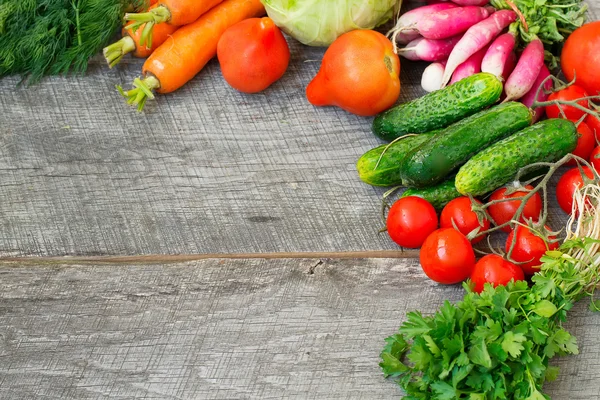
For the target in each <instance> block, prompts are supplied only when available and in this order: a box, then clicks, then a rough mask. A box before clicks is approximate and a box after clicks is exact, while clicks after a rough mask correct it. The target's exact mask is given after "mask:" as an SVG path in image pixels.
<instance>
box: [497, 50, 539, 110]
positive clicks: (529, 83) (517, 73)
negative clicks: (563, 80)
mask: <svg viewBox="0 0 600 400" xmlns="http://www.w3.org/2000/svg"><path fill="white" fill-rule="evenodd" d="M542 65H544V44H543V43H542V41H541V40H539V39H534V40H532V41H531V42H530V43H529V44H528V45H527V47H525V50H523V53H522V54H521V57H520V58H519V62H517V66H516V67H515V69H514V71H513V72H512V73H511V74H510V76H509V77H508V79H507V80H506V84H505V85H504V92H505V93H506V99H505V100H504V101H510V100H517V99H520V98H521V97H523V96H524V95H525V94H526V93H527V92H529V90H530V89H531V88H532V87H533V84H534V83H535V80H536V78H537V77H538V75H539V74H540V71H541V70H542Z"/></svg>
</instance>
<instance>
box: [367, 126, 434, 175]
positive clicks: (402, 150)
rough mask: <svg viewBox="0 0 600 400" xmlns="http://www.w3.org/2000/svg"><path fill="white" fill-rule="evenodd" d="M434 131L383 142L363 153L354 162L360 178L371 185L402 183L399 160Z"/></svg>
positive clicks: (426, 139)
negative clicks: (391, 141)
mask: <svg viewBox="0 0 600 400" xmlns="http://www.w3.org/2000/svg"><path fill="white" fill-rule="evenodd" d="M434 134H435V133H433V132H432V133H423V134H421V135H412V136H407V137H405V138H402V139H400V140H397V141H395V142H393V143H390V144H384V145H381V146H378V147H375V148H374V149H371V150H369V151H367V152H366V153H365V154H363V155H362V156H361V157H360V158H359V159H358V162H357V163H356V169H357V171H358V176H359V177H360V179H361V180H362V181H363V182H365V183H368V184H369V185H373V186H393V185H399V184H401V183H402V178H401V175H400V173H401V170H400V167H401V164H400V162H401V161H402V160H403V159H404V157H406V155H407V154H408V153H409V152H410V151H411V150H413V149H414V148H415V147H418V146H420V145H421V144H423V143H425V142H426V141H428V140H431V138H432V137H433V135H434Z"/></svg>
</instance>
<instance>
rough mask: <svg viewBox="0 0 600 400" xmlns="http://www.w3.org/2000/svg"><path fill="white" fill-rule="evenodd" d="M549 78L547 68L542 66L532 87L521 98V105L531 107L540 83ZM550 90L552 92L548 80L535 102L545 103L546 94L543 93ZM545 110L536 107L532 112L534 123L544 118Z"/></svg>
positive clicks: (544, 108) (550, 83)
mask: <svg viewBox="0 0 600 400" xmlns="http://www.w3.org/2000/svg"><path fill="white" fill-rule="evenodd" d="M549 76H550V71H548V67H546V66H545V65H542V69H541V70H540V73H539V74H538V77H537V79H536V80H535V82H534V84H533V86H532V87H531V89H529V92H527V93H525V95H524V96H523V97H521V100H520V101H521V103H523V104H525V105H526V106H527V107H531V106H532V105H533V102H534V101H535V100H536V98H535V94H536V93H537V91H538V89H539V87H540V86H541V84H542V82H544V79H546V78H547V77H549ZM550 90H552V80H551V79H548V80H547V81H546V82H545V83H544V88H543V89H541V90H540V94H539V95H538V98H537V101H546V100H547V99H548V94H547V93H546V92H545V91H550ZM545 110H546V107H537V108H536V109H535V110H533V122H534V123H535V122H537V121H539V120H540V118H542V117H543V116H544V111H545Z"/></svg>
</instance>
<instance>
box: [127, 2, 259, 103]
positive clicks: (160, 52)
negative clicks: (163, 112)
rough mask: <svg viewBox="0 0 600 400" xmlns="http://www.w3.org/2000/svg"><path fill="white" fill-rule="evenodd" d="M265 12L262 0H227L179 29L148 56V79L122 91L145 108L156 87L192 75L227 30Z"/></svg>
mask: <svg viewBox="0 0 600 400" xmlns="http://www.w3.org/2000/svg"><path fill="white" fill-rule="evenodd" d="M264 14H265V8H264V7H263V5H262V4H261V2H260V0H225V1H223V2H222V3H221V4H219V5H217V6H216V7H214V8H213V9H211V10H210V11H208V12H207V13H206V14H204V15H203V16H201V17H200V18H198V20H196V22H193V23H191V24H189V25H186V26H184V27H182V28H180V29H178V30H177V31H176V32H175V33H173V34H172V35H171V36H169V37H168V38H167V40H166V41H165V42H164V43H163V44H162V45H161V46H159V47H158V48H157V49H156V50H154V52H153V53H152V54H151V55H150V57H148V59H147V60H146V62H145V63H144V66H143V68H142V73H143V76H144V79H140V78H136V79H135V80H134V81H133V86H134V89H131V90H129V91H127V92H126V91H124V90H123V89H122V88H121V87H120V86H117V89H118V90H119V92H120V93H121V94H122V95H123V96H124V97H125V98H127V102H128V103H129V104H134V105H137V106H138V111H141V110H142V109H143V108H144V104H145V103H146V100H147V99H148V98H150V99H153V98H154V94H153V93H152V92H153V91H157V92H158V93H170V92H173V91H175V90H177V89H179V88H180V87H182V86H183V85H184V84H185V83H186V82H188V81H189V80H190V79H192V78H193V77H194V76H196V74H198V73H199V72H200V71H201V70H202V68H204V66H205V65H206V63H207V62H209V61H210V59H211V58H213V57H214V56H215V55H216V54H217V43H218V42H219V39H220V38H221V35H223V32H225V30H227V28H229V27H230V26H232V25H235V24H236V23H238V22H240V21H243V20H245V19H247V18H252V17H259V16H262V15H264Z"/></svg>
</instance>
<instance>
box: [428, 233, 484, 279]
mask: <svg viewBox="0 0 600 400" xmlns="http://www.w3.org/2000/svg"><path fill="white" fill-rule="evenodd" d="M419 259H420V261H421V267H423V272H425V275H427V276H428V277H429V278H430V279H431V280H434V281H436V282H438V283H443V284H446V285H451V284H453V283H458V282H461V281H464V280H465V279H467V278H468V277H469V275H470V274H471V271H472V270H473V266H474V265H475V253H474V252H473V246H471V243H470V242H469V240H468V239H467V238H466V236H465V235H463V234H462V233H460V232H459V231H457V230H456V229H453V228H442V229H438V230H436V231H434V232H433V233H432V234H431V235H429V236H428V237H427V239H425V243H423V247H421V252H420V254H419Z"/></svg>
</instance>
